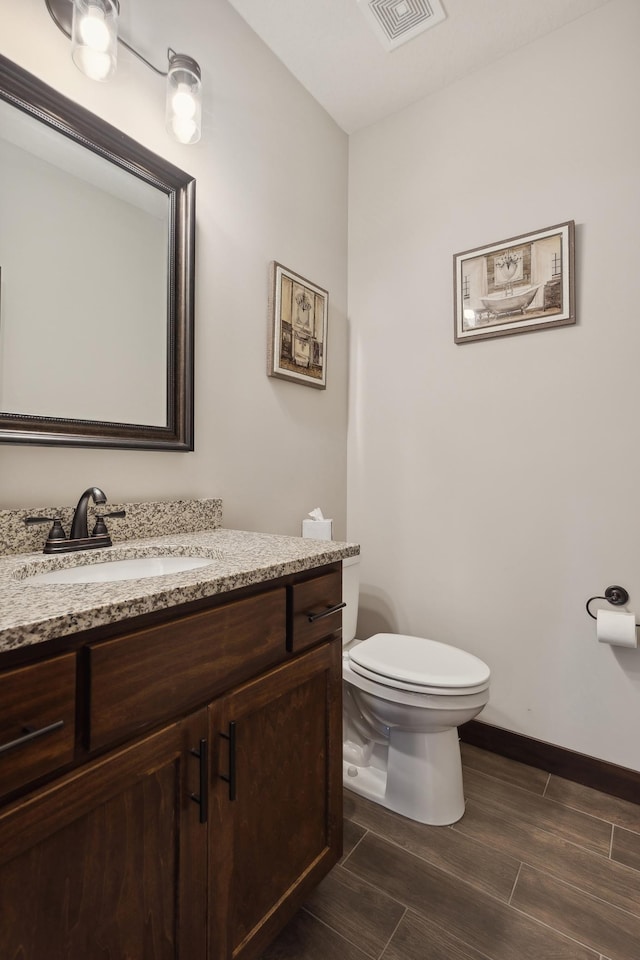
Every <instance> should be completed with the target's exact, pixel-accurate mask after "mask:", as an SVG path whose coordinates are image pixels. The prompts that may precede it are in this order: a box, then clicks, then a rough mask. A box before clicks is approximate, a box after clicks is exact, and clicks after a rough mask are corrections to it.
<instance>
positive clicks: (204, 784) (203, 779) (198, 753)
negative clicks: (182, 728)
mask: <svg viewBox="0 0 640 960" xmlns="http://www.w3.org/2000/svg"><path fill="white" fill-rule="evenodd" d="M208 746H209V745H208V743H207V741H206V740H201V741H200V746H199V749H198V750H191V751H190V752H191V755H192V756H194V757H197V758H198V760H199V761H200V793H199V794H197V793H190V794H189V796H190V797H191V799H192V800H193V802H194V803H197V804H199V806H200V823H206V822H207V817H208V816H209V784H208V780H207V775H208V767H209V749H208Z"/></svg>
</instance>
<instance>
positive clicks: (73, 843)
mask: <svg viewBox="0 0 640 960" xmlns="http://www.w3.org/2000/svg"><path fill="white" fill-rule="evenodd" d="M206 724H207V715H206V710H201V711H200V712H199V713H198V714H194V715H192V716H191V717H189V718H187V719H186V720H185V721H182V722H181V723H176V724H172V725H171V726H169V727H166V728H164V729H162V730H160V731H159V732H157V733H155V734H153V735H152V736H149V737H147V738H145V739H144V740H141V741H138V742H137V743H135V744H133V745H132V746H129V747H126V748H124V749H121V750H118V751H116V752H114V753H111V754H108V755H106V756H105V757H103V758H101V759H100V760H98V761H95V762H93V763H91V764H89V765H87V766H85V767H83V768H82V769H80V770H78V771H75V772H73V773H71V774H68V775H66V776H64V777H62V778H60V779H59V780H58V781H55V782H54V783H52V784H50V785H49V786H47V787H44V788H42V789H40V790H37V791H35V792H33V793H32V794H30V795H28V796H27V797H26V798H24V799H23V800H22V801H21V802H19V803H18V802H16V803H15V804H12V805H10V806H8V807H5V809H4V810H3V811H2V812H0V957H2V958H7V960H9V958H12V960H13V958H20V960H43V958H45V957H46V960H103V958H104V960H204V957H205V956H206V835H207V834H206V831H207V824H206V823H201V819H202V818H203V814H202V813H201V811H202V810H203V808H202V807H201V806H200V805H199V804H198V803H196V802H194V801H193V800H192V799H191V796H190V795H191V794H194V795H195V796H196V797H199V795H200V779H201V778H200V776H199V763H200V760H199V758H198V757H196V756H194V754H193V753H192V752H191V751H192V750H195V751H196V752H200V747H201V743H202V741H203V740H205V738H206ZM204 753H205V759H206V749H205V751H204ZM204 785H205V786H206V776H205V777H204ZM204 812H206V807H205V808H204Z"/></svg>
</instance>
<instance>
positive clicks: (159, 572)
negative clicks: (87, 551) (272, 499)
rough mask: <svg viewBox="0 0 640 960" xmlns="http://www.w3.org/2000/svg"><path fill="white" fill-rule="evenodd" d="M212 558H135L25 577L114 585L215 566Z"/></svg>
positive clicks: (29, 578) (90, 564) (44, 581)
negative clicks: (117, 582) (116, 582)
mask: <svg viewBox="0 0 640 960" xmlns="http://www.w3.org/2000/svg"><path fill="white" fill-rule="evenodd" d="M213 562H214V561H213V560H211V558H210V557H131V558H129V559H127V560H107V561H104V562H98V563H83V564H81V565H79V566H77V567H64V568H63V569H61V570H49V572H48V573H36V574H34V575H33V576H31V577H25V580H24V582H25V583H112V582H114V581H117V580H139V579H141V578H144V577H163V576H165V575H166V574H168V573H181V572H183V571H184V570H196V569H197V568H198V567H206V566H209V564H211V563H213Z"/></svg>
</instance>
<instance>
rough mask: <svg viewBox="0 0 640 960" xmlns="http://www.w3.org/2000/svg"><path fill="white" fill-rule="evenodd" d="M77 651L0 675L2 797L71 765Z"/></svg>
mask: <svg viewBox="0 0 640 960" xmlns="http://www.w3.org/2000/svg"><path fill="white" fill-rule="evenodd" d="M75 715H76V656H75V654H74V653H68V654H65V655H64V656H62V657H56V658H55V659H53V660H45V661H43V662H42V663H35V664H32V665H30V666H28V667H20V668H19V669H17V670H9V671H8V672H6V673H2V674H0V793H1V794H7V793H10V792H11V791H13V790H16V789H17V788H19V787H21V786H23V785H24V784H27V783H29V782H31V781H32V780H37V779H38V778H39V777H42V776H44V774H46V773H50V772H51V771H52V770H56V769H57V768H58V767H62V766H63V765H64V764H66V763H70V762H71V761H72V760H73V756H74V747H75Z"/></svg>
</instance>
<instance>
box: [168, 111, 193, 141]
mask: <svg viewBox="0 0 640 960" xmlns="http://www.w3.org/2000/svg"><path fill="white" fill-rule="evenodd" d="M197 130H198V127H197V126H196V123H195V121H194V120H192V119H191V117H180V116H175V117H174V118H173V120H172V121H171V131H172V133H173V135H174V137H175V138H176V140H179V141H180V143H191V142H192V141H193V139H194V136H195V134H196V132H197Z"/></svg>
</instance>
